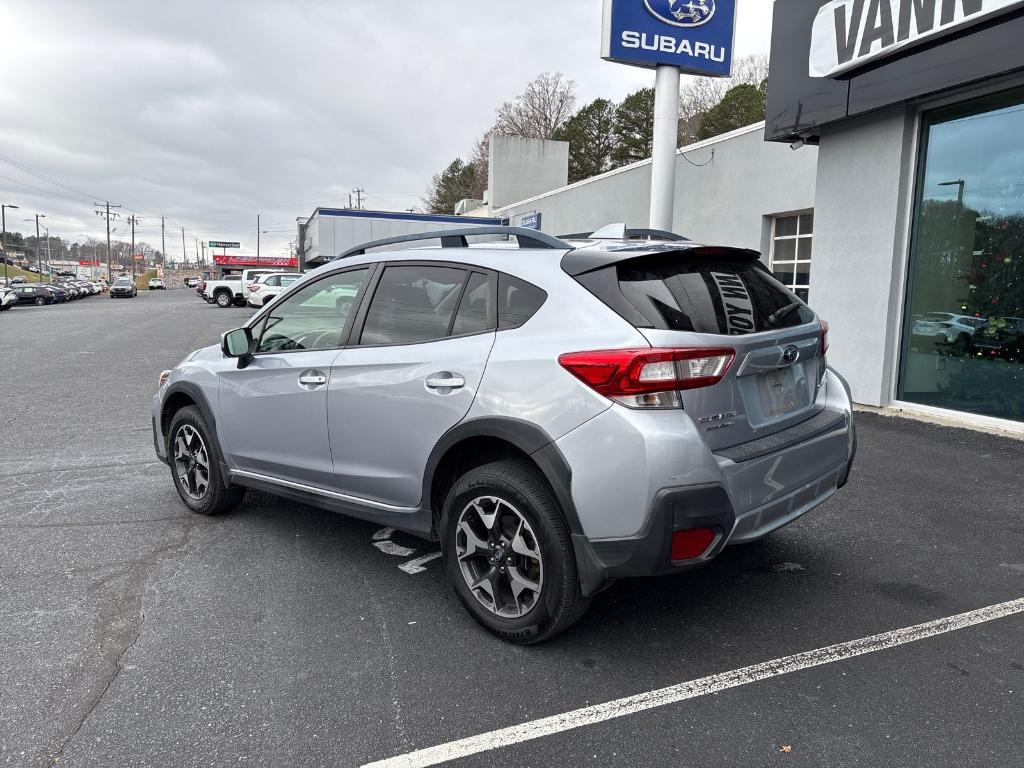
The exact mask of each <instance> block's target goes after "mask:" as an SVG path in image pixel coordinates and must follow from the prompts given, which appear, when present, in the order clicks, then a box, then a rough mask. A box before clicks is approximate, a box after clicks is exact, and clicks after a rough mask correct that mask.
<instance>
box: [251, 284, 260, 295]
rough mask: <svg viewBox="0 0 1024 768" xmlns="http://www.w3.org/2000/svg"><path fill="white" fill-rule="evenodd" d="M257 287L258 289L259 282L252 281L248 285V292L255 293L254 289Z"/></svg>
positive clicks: (256, 289)
mask: <svg viewBox="0 0 1024 768" xmlns="http://www.w3.org/2000/svg"><path fill="white" fill-rule="evenodd" d="M259 289H260V284H259V283H253V284H252V285H250V286H249V292H250V293H256V291H258V290H259Z"/></svg>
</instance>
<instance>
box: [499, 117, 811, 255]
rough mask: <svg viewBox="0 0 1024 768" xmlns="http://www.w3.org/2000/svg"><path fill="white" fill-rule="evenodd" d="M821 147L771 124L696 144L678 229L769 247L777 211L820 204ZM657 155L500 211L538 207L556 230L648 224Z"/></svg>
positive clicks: (684, 173)
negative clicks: (791, 142)
mask: <svg viewBox="0 0 1024 768" xmlns="http://www.w3.org/2000/svg"><path fill="white" fill-rule="evenodd" d="M816 167H817V150H816V149H815V148H814V147H804V148H802V149H800V150H798V151H796V152H794V151H793V150H791V149H790V148H789V147H788V146H786V145H785V144H775V143H768V142H765V140H764V124H763V123H758V124H756V125H751V126H747V127H746V128H741V129H739V130H737V131H733V132H732V133H728V134H724V135H722V136H718V137H715V138H714V139H709V140H707V141H703V142H699V143H697V144H692V145H690V146H688V147H683V148H682V149H680V150H679V152H678V153H677V156H676V192H675V224H674V226H673V230H674V231H675V232H678V233H679V234H681V235H685V236H686V237H689V238H690V239H692V240H696V241H698V242H706V243H714V244H716V245H731V246H739V247H743V248H754V249H756V250H762V251H763V250H764V249H765V248H767V245H768V232H769V231H770V230H769V224H770V219H768V218H766V217H769V216H771V215H774V214H779V213H789V212H793V211H802V210H808V209H811V208H813V207H814V188H815V173H816ZM650 185H651V161H650V160H644V161H641V162H639V163H636V164H634V165H630V166H626V167H625V168H619V169H617V170H614V171H611V172H609V173H605V174H602V175H601V176H597V177H594V178H592V179H587V180H586V181H581V182H578V183H576V184H573V185H570V186H568V187H563V188H561V189H556V190H553V191H551V192H548V193H545V194H543V195H538V196H536V197H533V198H529V199H527V200H523V201H520V202H518V203H515V204H513V205H509V206H506V207H504V208H499V209H497V210H495V215H496V216H507V217H509V218H511V219H512V220H513V221H515V220H516V218H517V217H518V216H520V215H521V214H523V213H527V212H530V211H533V210H537V211H540V212H541V213H542V214H543V218H542V228H543V230H544V231H545V232H547V233H549V234H553V235H559V234H570V233H576V232H592V231H593V230H595V229H597V228H598V227H601V226H603V225H605V224H610V223H613V222H625V223H626V224H627V225H628V226H631V227H647V226H648V223H649V218H650V199H651V189H650Z"/></svg>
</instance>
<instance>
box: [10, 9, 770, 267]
mask: <svg viewBox="0 0 1024 768" xmlns="http://www.w3.org/2000/svg"><path fill="white" fill-rule="evenodd" d="M738 2H739V18H738V23H737V40H736V54H737V56H744V55H747V54H751V53H767V52H768V49H769V44H770V27H771V2H769V0H738ZM600 9H601V2H600V0H520V2H517V3H500V2H480V1H479V0H474V1H470V0H430V2H413V1H412V0H397V1H396V2H381V1H380V0H331V1H330V2H312V1H308V2H306V1H299V0H292V1H291V2H263V1H262V0H249V1H248V2H234V1H233V0H218V1H217V2H210V1H209V0H207V2H192V1H191V0H172V2H163V3H157V2H153V1H152V0H144V1H143V2H138V1H137V0H136V2H116V1H114V0H90V1H89V2H81V0H75V1H73V2H56V1H54V0H32V1H31V2H29V0H8V2H4V3H2V4H0V31H2V32H3V45H2V46H0V73H2V74H0V110H2V114H3V119H2V120H0V197H2V198H3V199H2V200H0V202H4V203H15V204H18V205H20V206H21V210H18V211H10V212H9V216H8V226H9V228H11V229H18V228H20V229H21V231H22V232H25V233H26V234H27V233H28V230H29V228H30V227H32V228H33V229H34V224H29V223H26V222H24V221H23V219H25V218H27V217H29V216H30V215H31V214H34V213H36V212H39V213H45V214H46V215H47V220H46V223H48V224H49V227H50V231H51V234H53V235H60V236H61V237H64V238H65V239H68V240H80V241H84V240H85V237H84V235H85V234H89V235H93V236H97V237H100V236H105V235H103V220H102V218H100V217H98V216H96V215H94V213H93V207H92V205H91V203H92V202H93V201H94V200H95V201H100V200H109V201H110V202H112V203H120V204H122V205H123V206H124V208H122V209H121V212H122V213H124V214H125V215H130V214H131V213H133V212H134V213H136V214H137V215H138V217H139V219H140V222H141V224H140V226H139V229H138V230H137V238H138V239H144V240H146V241H147V242H149V243H151V244H152V245H154V246H156V247H157V248H159V247H160V216H161V215H164V216H167V217H168V219H169V220H170V221H169V223H168V236H167V250H168V252H170V253H171V254H175V253H180V249H181V231H180V227H181V226H184V227H185V229H186V239H187V245H188V248H189V250H190V252H192V253H194V249H195V239H196V238H199V239H200V240H210V239H218V240H238V241H240V242H242V243H243V245H244V250H243V252H245V253H252V252H255V245H256V215H257V214H258V213H259V214H261V215H262V227H263V229H265V230H268V233H267V234H266V235H264V236H263V253H264V254H266V255H271V254H277V253H281V252H282V251H283V249H284V248H286V247H287V243H288V241H289V240H291V239H292V238H293V237H294V233H295V218H296V217H297V216H305V215H308V214H309V213H310V212H311V211H312V209H313V208H314V207H315V205H317V204H320V205H325V206H328V205H339V206H340V205H344V204H346V203H347V202H348V195H349V192H350V191H351V190H352V189H354V188H355V187H362V188H364V189H366V190H367V198H366V207H368V208H375V209H384V210H403V209H406V208H411V207H414V206H417V205H418V204H419V203H420V197H421V195H422V194H423V191H424V188H425V187H426V185H427V182H428V181H429V179H430V177H431V175H432V174H433V173H435V172H436V171H437V170H439V169H441V168H443V167H444V166H445V165H447V164H448V163H449V162H450V161H451V160H452V159H453V158H455V157H458V156H463V157H465V156H467V155H468V153H469V150H470V148H471V147H472V145H473V142H474V140H475V139H476V138H477V137H478V136H479V135H480V134H481V133H483V132H484V131H485V130H486V129H487V128H488V127H489V125H490V124H491V122H492V121H493V117H494V109H495V107H496V106H497V105H498V104H500V103H501V102H502V101H504V100H507V99H511V98H512V97H514V96H515V95H516V94H517V93H518V92H519V91H521V90H522V87H523V86H524V85H525V83H526V82H528V81H529V80H531V79H532V78H533V77H534V76H536V75H537V74H538V73H540V72H543V71H556V72H563V73H564V74H565V75H566V76H567V77H569V78H571V79H572V80H574V81H575V82H576V84H577V94H578V99H579V103H580V104H582V103H585V102H586V101H589V100H591V99H594V98H596V97H598V96H603V97H608V98H612V99H619V98H621V97H622V96H624V95H625V94H627V93H629V92H630V91H632V90H635V89H636V88H639V87H642V86H646V85H650V84H652V83H653V73H652V72H650V71H648V70H644V69H637V68H633V67H627V66H623V65H618V64H610V63H606V62H603V61H601V59H600V58H599V53H598V50H599V37H600ZM36 174H41V175H42V176H45V177H48V179H49V180H44V179H42V178H40V177H39V175H36ZM52 182H57V184H54V183H52ZM171 222H173V223H171ZM116 226H117V232H115V234H114V237H115V238H117V237H122V236H125V237H126V236H127V225H126V224H125V223H124V222H123V220H121V221H118V222H117V223H116ZM175 249H178V250H177V251H175Z"/></svg>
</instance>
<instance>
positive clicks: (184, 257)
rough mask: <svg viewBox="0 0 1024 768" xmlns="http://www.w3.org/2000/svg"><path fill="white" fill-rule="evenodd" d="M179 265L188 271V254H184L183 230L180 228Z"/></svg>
mask: <svg viewBox="0 0 1024 768" xmlns="http://www.w3.org/2000/svg"><path fill="white" fill-rule="evenodd" d="M181 263H182V264H184V265H185V268H186V269H188V254H187V253H185V228H184V227H182V228H181Z"/></svg>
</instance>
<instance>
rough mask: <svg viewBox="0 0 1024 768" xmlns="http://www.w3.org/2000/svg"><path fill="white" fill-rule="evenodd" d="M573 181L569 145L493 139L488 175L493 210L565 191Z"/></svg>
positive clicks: (521, 139)
mask: <svg viewBox="0 0 1024 768" xmlns="http://www.w3.org/2000/svg"><path fill="white" fill-rule="evenodd" d="M568 180H569V143H568V142H566V141H545V140H544V139H524V138H522V137H520V136H492V137H491V142H490V167H489V169H488V172H487V188H488V192H489V195H490V197H489V198H488V201H489V203H490V205H491V207H493V208H499V207H501V206H503V205H509V204H510V203H514V202H515V201H516V200H523V199H525V198H527V197H531V196H533V195H536V194H539V193H541V192H547V191H548V190H550V189H557V188H558V187H564V186H565V184H566V182H567V181H568Z"/></svg>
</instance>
